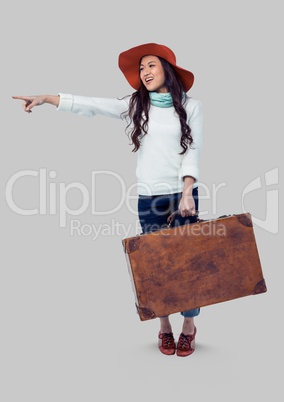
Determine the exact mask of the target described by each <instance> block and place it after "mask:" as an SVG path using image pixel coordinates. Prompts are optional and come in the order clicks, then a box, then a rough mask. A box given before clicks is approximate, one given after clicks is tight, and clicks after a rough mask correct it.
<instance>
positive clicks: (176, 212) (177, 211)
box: [167, 209, 200, 227]
mask: <svg viewBox="0 0 284 402" xmlns="http://www.w3.org/2000/svg"><path fill="white" fill-rule="evenodd" d="M178 214H180V210H179V209H177V210H176V211H174V212H173V213H172V214H171V215H170V216H169V217H168V219H167V222H168V227H170V226H171V224H172V222H173V220H174V219H175V217H176V215H178ZM198 214H199V211H196V213H195V214H194V215H190V217H193V216H196V217H197V218H198ZM197 220H198V221H199V220H200V219H199V218H198V219H197Z"/></svg>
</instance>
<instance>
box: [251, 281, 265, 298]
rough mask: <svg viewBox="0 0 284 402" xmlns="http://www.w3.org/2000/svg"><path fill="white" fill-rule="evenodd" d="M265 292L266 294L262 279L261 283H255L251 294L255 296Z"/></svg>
mask: <svg viewBox="0 0 284 402" xmlns="http://www.w3.org/2000/svg"><path fill="white" fill-rule="evenodd" d="M265 292H267V287H266V283H265V280H264V279H262V280H261V281H259V282H257V284H256V285H255V288H254V293H253V294H255V295H257V294H259V293H265Z"/></svg>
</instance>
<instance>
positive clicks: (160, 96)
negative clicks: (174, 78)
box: [149, 91, 173, 107]
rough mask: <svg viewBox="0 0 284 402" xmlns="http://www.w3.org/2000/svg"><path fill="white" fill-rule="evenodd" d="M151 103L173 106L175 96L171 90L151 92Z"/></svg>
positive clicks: (160, 105) (159, 105)
mask: <svg viewBox="0 0 284 402" xmlns="http://www.w3.org/2000/svg"><path fill="white" fill-rule="evenodd" d="M149 96H150V100H151V105H153V106H158V107H172V106H173V98H172V95H171V94H170V92H161V93H158V92H152V91H151V92H149Z"/></svg>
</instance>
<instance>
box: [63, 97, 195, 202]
mask: <svg viewBox="0 0 284 402" xmlns="http://www.w3.org/2000/svg"><path fill="white" fill-rule="evenodd" d="M59 95H60V103H59V106H58V108H57V110H59V111H66V112H73V113H77V114H79V115H84V116H95V115H97V114H101V115H105V116H109V117H114V118H120V119H122V118H123V119H124V120H125V121H127V119H126V118H125V117H122V116H121V114H122V113H123V112H125V111H127V110H128V104H129V99H130V97H126V98H124V99H109V98H94V97H85V96H77V95H71V94H63V93H60V94H59ZM185 110H186V112H187V123H188V125H189V127H190V128H191V136H192V137H193V143H192V147H191V148H188V149H187V152H186V153H185V154H184V155H179V153H180V152H181V151H182V148H181V146H180V137H181V128H180V121H179V118H178V116H177V114H176V112H175V109H174V107H170V108H160V107H156V106H151V108H150V111H149V123H148V132H147V134H146V135H145V136H143V137H142V140H141V146H140V148H139V150H138V151H137V152H138V155H137V168H136V177H137V192H138V194H141V195H159V194H172V193H178V192H182V190H183V177H184V176H192V177H194V179H195V183H194V187H197V186H198V183H197V181H198V178H199V156H200V150H201V146H202V127H203V114H202V106H201V102H200V101H198V100H195V99H193V98H190V97H187V99H186V102H185Z"/></svg>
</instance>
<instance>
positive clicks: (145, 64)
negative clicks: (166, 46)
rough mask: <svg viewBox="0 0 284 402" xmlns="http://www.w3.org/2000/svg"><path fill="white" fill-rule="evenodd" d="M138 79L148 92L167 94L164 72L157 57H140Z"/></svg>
mask: <svg viewBox="0 0 284 402" xmlns="http://www.w3.org/2000/svg"><path fill="white" fill-rule="evenodd" d="M140 79H141V81H142V83H143V85H145V87H146V88H147V89H148V91H155V92H168V89H167V87H166V86H165V81H166V77H165V72H164V69H163V66H162V63H161V62H160V60H159V58H158V57H157V56H152V55H147V56H144V57H142V59H141V63H140Z"/></svg>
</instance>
